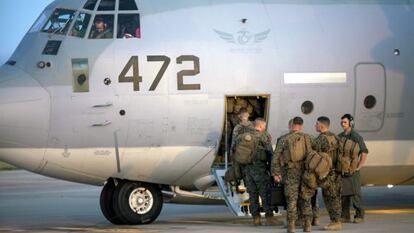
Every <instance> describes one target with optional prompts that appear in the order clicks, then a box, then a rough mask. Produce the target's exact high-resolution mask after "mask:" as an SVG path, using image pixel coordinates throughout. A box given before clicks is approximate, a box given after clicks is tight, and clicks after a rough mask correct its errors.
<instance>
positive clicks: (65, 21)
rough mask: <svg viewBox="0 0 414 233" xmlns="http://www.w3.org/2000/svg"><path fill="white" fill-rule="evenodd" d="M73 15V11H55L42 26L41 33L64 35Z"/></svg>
mask: <svg viewBox="0 0 414 233" xmlns="http://www.w3.org/2000/svg"><path fill="white" fill-rule="evenodd" d="M74 14H75V11H74V10H67V9H56V10H55V11H54V12H53V14H52V15H51V16H50V18H49V20H48V21H47V23H46V24H45V26H43V29H42V32H47V33H53V34H61V35H64V34H66V32H67V31H68V29H69V26H70V24H71V22H72V20H73V16H74Z"/></svg>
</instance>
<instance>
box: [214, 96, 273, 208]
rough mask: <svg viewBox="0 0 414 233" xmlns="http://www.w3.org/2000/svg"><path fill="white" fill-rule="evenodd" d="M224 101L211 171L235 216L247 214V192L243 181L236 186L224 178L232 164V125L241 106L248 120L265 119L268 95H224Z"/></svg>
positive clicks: (236, 119) (237, 119) (237, 121)
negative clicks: (246, 112)
mask: <svg viewBox="0 0 414 233" xmlns="http://www.w3.org/2000/svg"><path fill="white" fill-rule="evenodd" d="M225 101H226V103H225V107H226V111H225V116H224V118H223V120H224V122H223V132H222V138H221V141H220V147H219V150H218V152H217V156H216V160H215V162H214V164H213V166H214V168H213V169H212V173H213V175H214V178H215V180H216V183H217V186H218V188H219V190H220V192H221V193H222V194H223V197H224V199H225V201H226V204H227V207H229V209H230V211H231V212H232V213H233V214H234V215H236V216H245V215H248V214H249V210H248V207H249V194H248V193H247V191H246V187H245V185H244V183H243V182H242V183H241V184H240V185H238V186H237V188H236V187H235V186H234V185H230V184H228V183H227V182H226V181H225V180H224V175H225V173H226V170H227V168H228V167H231V166H232V162H231V158H230V153H229V152H230V150H231V149H230V147H231V143H232V133H233V129H234V127H235V126H236V125H237V124H239V121H240V119H239V117H238V114H239V111H240V109H241V108H244V109H246V110H247V111H248V112H249V114H250V118H249V120H251V121H253V120H254V119H256V118H258V117H260V118H263V119H265V120H267V119H268V110H269V107H270V106H269V104H270V102H269V101H270V96H269V95H239V96H235V95H229V96H226V97H225Z"/></svg>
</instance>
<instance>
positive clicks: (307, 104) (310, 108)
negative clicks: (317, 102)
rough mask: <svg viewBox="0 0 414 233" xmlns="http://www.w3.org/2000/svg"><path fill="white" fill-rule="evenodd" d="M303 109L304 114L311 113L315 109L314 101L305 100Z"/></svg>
mask: <svg viewBox="0 0 414 233" xmlns="http://www.w3.org/2000/svg"><path fill="white" fill-rule="evenodd" d="M301 110H302V112H303V114H306V115H307V114H310V113H311V112H312V111H313V103H312V102H311V101H309V100H307V101H305V102H303V104H302V107H301Z"/></svg>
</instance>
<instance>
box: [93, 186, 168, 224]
mask: <svg viewBox="0 0 414 233" xmlns="http://www.w3.org/2000/svg"><path fill="white" fill-rule="evenodd" d="M162 204H163V198H162V193H161V190H160V189H159V188H158V187H157V186H156V185H153V184H146V183H139V182H131V181H124V182H122V181H120V182H119V183H118V185H115V183H114V182H113V180H112V179H109V180H108V182H107V183H106V184H105V186H104V188H103V189H102V193H101V200H100V205H101V210H102V213H103V214H104V216H105V218H106V219H108V221H110V222H111V223H113V224H131V225H136V224H149V223H152V222H153V221H155V219H156V218H157V217H158V215H159V214H160V212H161V209H162Z"/></svg>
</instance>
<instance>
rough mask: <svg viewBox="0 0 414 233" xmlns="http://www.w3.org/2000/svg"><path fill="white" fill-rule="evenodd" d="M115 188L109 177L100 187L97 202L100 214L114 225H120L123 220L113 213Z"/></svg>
mask: <svg viewBox="0 0 414 233" xmlns="http://www.w3.org/2000/svg"><path fill="white" fill-rule="evenodd" d="M115 188H116V187H115V184H114V182H113V180H112V179H109V180H108V182H106V184H105V185H104V187H103V189H102V192H101V197H100V200H99V204H100V206H101V211H102V214H103V215H104V216H105V218H106V219H107V220H108V221H110V222H111V223H113V224H116V225H121V224H125V222H123V221H122V220H121V218H120V217H119V216H118V215H117V214H116V213H115V210H114V205H113V204H114V203H113V196H114V192H115Z"/></svg>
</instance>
